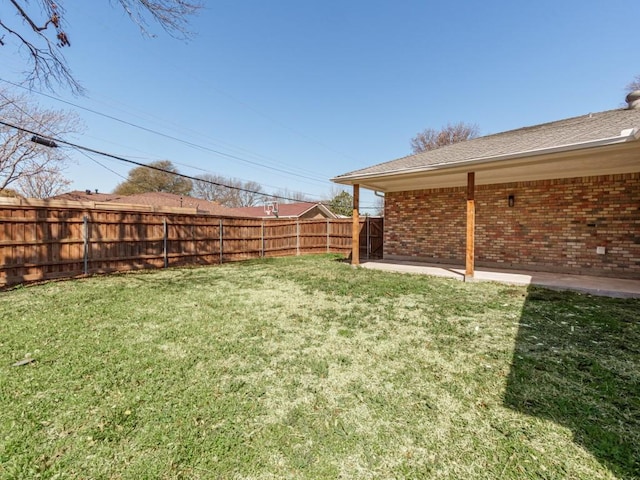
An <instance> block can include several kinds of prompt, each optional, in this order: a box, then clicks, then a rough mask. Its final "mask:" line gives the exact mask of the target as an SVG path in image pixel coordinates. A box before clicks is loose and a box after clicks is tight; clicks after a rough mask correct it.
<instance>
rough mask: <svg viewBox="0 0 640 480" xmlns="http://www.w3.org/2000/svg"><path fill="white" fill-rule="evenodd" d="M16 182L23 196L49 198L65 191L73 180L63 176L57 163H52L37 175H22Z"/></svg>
mask: <svg viewBox="0 0 640 480" xmlns="http://www.w3.org/2000/svg"><path fill="white" fill-rule="evenodd" d="M17 183H18V190H19V192H20V193H21V194H22V196H24V197H27V198H50V197H54V196H56V195H59V194H61V193H63V192H64V191H66V190H67V188H68V187H69V185H71V183H73V182H71V180H69V179H67V178H66V177H65V176H64V174H63V173H62V168H61V167H60V166H59V165H52V166H51V167H50V168H48V169H46V170H44V171H42V172H40V173H38V174H37V175H27V176H23V177H22V178H20V179H19V180H18V182H17Z"/></svg>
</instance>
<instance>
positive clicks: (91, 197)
mask: <svg viewBox="0 0 640 480" xmlns="http://www.w3.org/2000/svg"><path fill="white" fill-rule="evenodd" d="M120 197H121V195H115V194H113V193H98V192H94V191H92V190H73V191H71V192H67V193H62V194H60V195H55V196H53V197H49V200H71V201H74V202H109V201H111V200H115V199H118V198H120Z"/></svg>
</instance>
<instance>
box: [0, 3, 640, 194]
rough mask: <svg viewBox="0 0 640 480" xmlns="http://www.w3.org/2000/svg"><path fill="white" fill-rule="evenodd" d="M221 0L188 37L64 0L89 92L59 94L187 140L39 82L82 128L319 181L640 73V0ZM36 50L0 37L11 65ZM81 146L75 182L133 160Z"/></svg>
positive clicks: (615, 102) (266, 176)
mask: <svg viewBox="0 0 640 480" xmlns="http://www.w3.org/2000/svg"><path fill="white" fill-rule="evenodd" d="M205 3H206V7H205V9H204V10H203V11H202V12H201V13H200V14H199V15H198V16H197V17H195V18H194V19H193V21H192V23H191V26H190V28H191V30H192V31H193V32H194V33H195V36H194V37H193V39H192V40H191V41H189V42H183V41H179V40H175V39H173V38H171V37H169V36H168V35H166V34H164V33H163V32H162V31H161V30H160V29H159V28H156V27H155V26H152V31H153V32H154V33H157V37H155V38H147V37H144V36H143V35H141V34H140V32H139V30H138V28H137V27H136V26H135V25H134V24H133V23H131V22H130V21H129V20H128V19H127V18H126V17H125V15H124V14H123V13H122V12H121V11H120V10H118V9H117V8H112V7H111V6H110V2H108V1H106V0H104V1H102V0H100V1H96V0H94V1H92V2H87V1H86V0H85V1H80V0H73V1H69V0H68V1H67V2H65V4H64V5H65V6H66V8H67V12H68V13H67V17H66V18H67V21H68V27H67V31H68V33H69V36H70V39H71V44H72V46H71V48H68V49H65V55H66V57H67V59H68V61H69V64H70V66H71V68H72V70H73V72H74V74H75V75H76V77H77V78H78V80H79V81H80V82H81V83H82V84H83V86H84V87H85V88H86V90H87V94H86V96H84V97H73V96H72V95H70V94H69V93H68V92H65V91H64V90H61V89H59V90H58V91H56V92H55V93H54V94H53V95H54V96H56V97H59V98H61V99H64V100H67V101H70V102H73V103H75V104H78V105H80V106H83V107H85V108H89V109H93V110H96V111H99V112H101V113H104V114H106V115H110V116H113V117H116V118H118V119H121V120H123V121H125V122H130V123H135V124H138V125H141V126H143V127H145V128H147V129H152V130H157V131H159V132H161V133H163V134H165V135H168V136H172V137H176V138H178V139H179V140H182V141H177V140H172V139H169V138H166V137H163V136H160V135H155V134H151V133H149V132H145V131H143V130H140V129H137V128H134V127H131V126H128V125H125V124H123V123H120V122H117V121H114V120H110V119H106V118H103V117H100V116H97V115H95V114H91V113H89V112H86V111H83V110H79V109H76V108H75V107H71V106H69V105H65V104H62V103H60V102H57V101H55V100H52V99H49V98H46V97H42V96H38V95H37V94H36V97H37V98H38V100H39V102H40V103H41V104H42V105H43V106H47V107H53V108H62V109H68V110H73V111H76V112H77V114H78V116H79V117H80V118H81V119H82V121H83V122H84V124H85V129H84V131H83V132H82V134H79V135H75V136H74V137H73V138H70V139H69V140H71V141H75V142H77V143H79V144H82V145H85V146H89V147H92V148H95V149H98V150H104V151H107V152H110V153H114V154H118V155H122V156H126V157H128V158H134V159H136V160H138V161H142V162H148V161H153V160H160V159H169V160H171V161H173V162H174V163H175V164H176V165H178V167H179V169H180V170H181V171H182V172H183V173H187V174H190V175H198V174H201V173H203V171H206V172H209V173H214V174H221V175H224V176H228V177H237V178H241V179H244V180H253V181H257V182H259V183H261V184H263V185H264V189H265V190H266V191H268V192H273V191H276V190H282V189H288V190H290V191H302V192H305V193H307V194H308V195H309V196H311V197H313V198H321V197H327V196H328V195H329V193H330V192H331V189H332V184H331V183H330V182H329V178H331V177H333V176H335V175H338V174H341V173H345V172H348V171H351V170H355V169H359V168H363V167H366V166H369V165H372V164H375V163H380V162H384V161H387V160H392V159H394V158H398V157H401V156H404V155H406V154H408V153H410V148H409V141H410V139H411V137H412V136H413V135H415V133H417V132H418V131H420V130H422V129H424V128H427V127H431V128H440V127H441V126H443V125H445V124H446V123H448V122H457V121H465V122H469V123H476V124H477V125H478V126H479V128H480V131H481V134H489V133H496V132H500V131H504V130H509V129H513V128H519V127H522V126H526V125H533V124H537V123H542V122H546V121H553V120H557V119H561V118H567V117H571V116H575V115H581V114H585V113H588V112H592V111H602V110H608V109H612V108H618V107H620V106H621V105H622V104H623V100H624V86H625V85H626V84H627V83H629V82H630V81H631V80H633V78H634V76H635V75H638V74H640V61H639V60H638V53H637V45H638V33H637V26H636V23H637V19H638V18H640V2H638V1H637V0H624V1H617V0H609V1H607V2H603V1H594V0H582V1H579V2H578V1H573V0H562V1H559V0H554V1H549V0H541V1H537V2H513V1H510V2H507V1H491V0H489V1H484V2H471V1H467V2H464V1H460V2H428V1H424V0H423V1H417V0H404V1H393V2H392V1H390V0H388V1H376V0H370V1H367V2H365V1H361V0H350V1H345V0H342V1H336V0H323V1H300V0H297V1H293V0H276V1H273V2H264V1H257V0H234V1H207V2H205ZM23 68H24V62H23V59H22V58H21V56H20V55H17V54H16V53H15V51H12V50H9V49H8V48H7V47H2V48H0V78H2V79H4V80H10V81H17V80H19V79H20V75H19V73H20V72H21V71H22V70H23ZM0 83H1V82H0ZM47 93H48V94H51V93H50V92H47ZM189 143H190V144H195V145H196V146H193V145H188V144H189ZM215 152H221V153H223V154H227V155H221V154H220V153H215ZM73 157H74V163H71V164H70V165H69V167H68V169H67V171H66V174H67V176H68V177H69V178H71V179H72V180H73V181H74V184H73V188H77V189H85V188H92V189H95V188H97V189H99V190H100V191H105V192H106V191H111V190H112V189H113V188H114V187H115V186H116V184H117V183H119V182H120V181H122V178H121V177H119V176H117V175H116V174H114V173H112V172H111V171H110V170H113V171H115V172H117V173H118V174H120V175H121V176H126V174H127V172H128V170H129V168H130V166H129V165H126V164H121V163H118V162H117V161H114V160H107V159H104V158H99V157H95V159H96V160H98V161H100V163H102V164H104V165H105V166H106V167H108V169H109V170H107V169H105V168H103V167H101V166H99V165H98V164H97V163H94V162H93V161H91V160H89V159H87V158H85V157H82V156H79V155H77V154H73ZM268 167H272V168H268ZM364 202H365V203H366V204H367V205H369V204H371V202H373V196H371V195H365V196H364Z"/></svg>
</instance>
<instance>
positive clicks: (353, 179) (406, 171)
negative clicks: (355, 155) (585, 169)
mask: <svg viewBox="0 0 640 480" xmlns="http://www.w3.org/2000/svg"><path fill="white" fill-rule="evenodd" d="M638 139H640V129H638V128H629V129H626V130H623V131H622V132H620V135H616V136H615V137H607V138H601V139H597V140H589V141H587V142H576V143H570V144H566V145H558V146H554V147H546V148H539V149H533V150H526V151H522V152H516V153H507V154H503V155H494V156H490V157H479V158H472V159H468V160H461V161H458V162H450V163H440V164H436V165H424V166H420V167H412V168H400V169H396V170H388V171H386V172H375V173H365V174H360V175H358V174H352V175H339V176H337V177H334V178H332V179H331V181H332V182H334V183H340V184H345V185H353V184H355V183H357V181H362V180H364V181H366V180H367V179H374V178H378V177H388V176H394V175H411V174H416V173H428V172H432V171H440V170H447V169H451V168H459V167H461V166H465V165H470V166H473V165H476V164H484V163H492V162H499V161H505V160H515V159H520V158H525V157H535V156H541V155H551V154H554V153H565V152H571V151H579V150H586V149H589V148H597V147H605V146H611V145H616V144H620V143H625V142H632V141H636V140H638Z"/></svg>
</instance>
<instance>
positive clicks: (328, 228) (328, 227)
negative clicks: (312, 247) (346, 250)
mask: <svg viewBox="0 0 640 480" xmlns="http://www.w3.org/2000/svg"><path fill="white" fill-rule="evenodd" d="M330 227H331V224H330V223H329V219H328V218H327V253H329V252H330V251H331V250H330V248H329V247H330V243H331V240H330V237H329V232H330Z"/></svg>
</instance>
